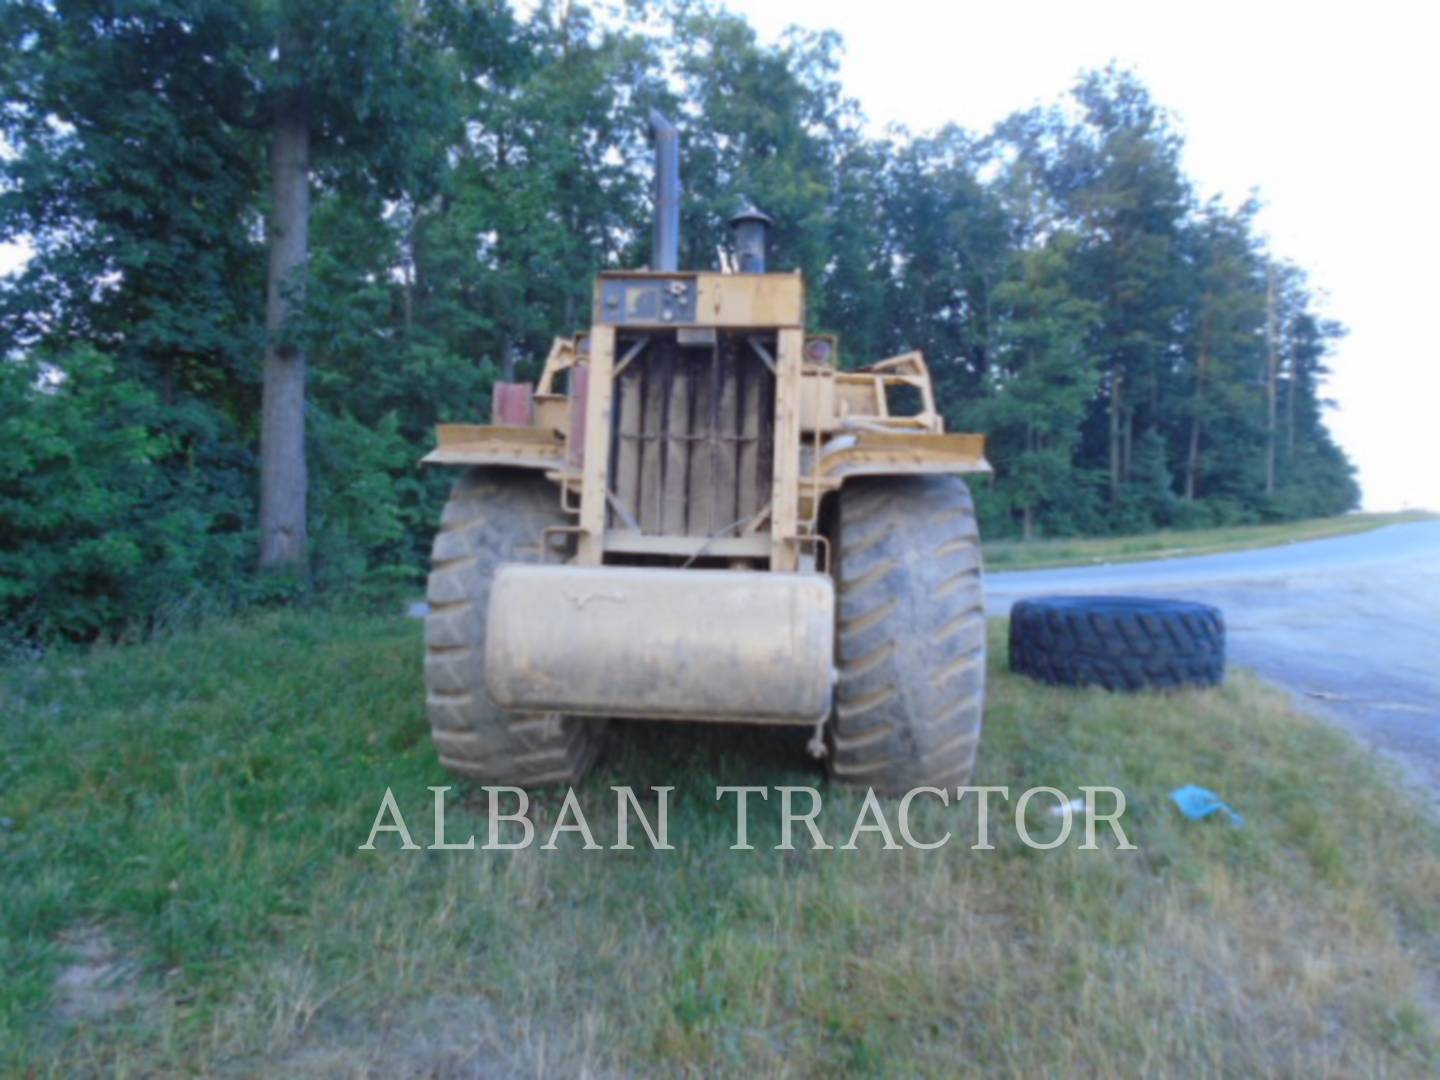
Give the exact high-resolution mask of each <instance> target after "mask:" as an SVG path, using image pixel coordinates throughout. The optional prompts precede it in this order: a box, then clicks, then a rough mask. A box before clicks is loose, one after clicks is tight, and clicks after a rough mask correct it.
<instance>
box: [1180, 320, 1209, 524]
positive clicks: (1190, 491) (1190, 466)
mask: <svg viewBox="0 0 1440 1080" xmlns="http://www.w3.org/2000/svg"><path fill="white" fill-rule="evenodd" d="M1209 337H1210V322H1209V319H1208V317H1207V318H1204V319H1202V320H1201V323H1200V350H1199V352H1197V353H1196V354H1195V400H1194V401H1193V402H1191V405H1190V445H1189V447H1188V449H1187V451H1186V454H1185V501H1186V502H1194V501H1195V474H1196V473H1197V472H1199V471H1200V406H1201V404H1202V402H1203V401H1204V400H1205V369H1206V368H1207V367H1208V366H1209V356H1208V355H1207V353H1208V349H1209V344H1208V342H1209Z"/></svg>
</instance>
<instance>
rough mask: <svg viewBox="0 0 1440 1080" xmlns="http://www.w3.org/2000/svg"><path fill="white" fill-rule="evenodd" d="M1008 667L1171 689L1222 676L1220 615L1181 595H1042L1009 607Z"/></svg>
mask: <svg viewBox="0 0 1440 1080" xmlns="http://www.w3.org/2000/svg"><path fill="white" fill-rule="evenodd" d="M1010 670H1011V671H1016V672H1019V673H1020V674H1022V675H1028V676H1029V677H1030V678H1032V679H1038V680H1039V681H1041V682H1045V683H1050V684H1052V685H1055V686H1103V687H1104V688H1105V689H1107V690H1148V689H1158V690H1178V689H1180V688H1182V687H1187V686H1218V685H1220V683H1221V681H1222V680H1223V679H1224V678H1225V619H1224V617H1223V616H1222V615H1221V614H1220V611H1219V609H1218V608H1214V607H1211V606H1210V605H1209V604H1197V603H1192V602H1191V601H1188V600H1155V599H1150V598H1147V597H1138V596H1045V597H1037V598H1035V599H1031V600H1020V601H1017V602H1016V604H1015V606H1014V607H1013V608H1011V609H1010Z"/></svg>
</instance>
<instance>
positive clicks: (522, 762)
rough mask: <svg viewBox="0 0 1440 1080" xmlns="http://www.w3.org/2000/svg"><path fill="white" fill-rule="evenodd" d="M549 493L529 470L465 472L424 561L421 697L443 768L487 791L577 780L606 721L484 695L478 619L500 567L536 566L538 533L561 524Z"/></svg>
mask: <svg viewBox="0 0 1440 1080" xmlns="http://www.w3.org/2000/svg"><path fill="white" fill-rule="evenodd" d="M566 520H567V519H566V517H565V515H564V513H563V512H562V511H561V509H560V503H559V495H558V494H557V492H556V490H555V486H554V485H553V484H551V483H550V482H549V481H547V480H545V479H544V478H543V477H540V476H538V475H536V474H534V473H531V472H522V471H518V470H509V469H480V468H475V469H467V470H466V471H465V472H464V473H463V474H462V475H461V477H460V479H459V480H458V481H456V483H455V488H454V490H453V491H452V492H451V493H450V501H449V502H447V503H446V504H445V512H444V514H443V516H442V517H441V519H440V531H439V533H438V534H437V535H436V537H435V544H434V547H433V548H432V549H431V555H430V584H429V589H428V599H429V601H430V613H429V614H428V615H427V616H426V618H425V691H426V698H425V700H426V710H427V712H428V713H429V717H430V734H431V736H432V738H433V739H434V743H435V749H436V752H437V753H438V754H439V756H440V763H441V764H442V765H444V766H445V768H447V769H449V770H450V771H451V772H453V773H458V774H459V775H461V776H468V777H473V778H475V779H477V780H481V781H484V782H486V783H493V784H507V785H514V786H517V787H540V786H542V785H545V784H569V783H574V782H576V781H578V780H579V779H580V778H581V777H582V776H584V775H585V773H586V771H587V770H588V769H589V768H590V766H591V765H592V764H593V763H594V761H595V758H596V757H597V756H598V754H599V752H600V748H601V744H602V742H603V739H604V736H605V726H606V721H604V720H595V719H589V718H584V719H582V718H578V717H567V716H561V715H559V714H548V715H546V714H527V713H509V712H505V711H504V710H502V709H500V708H498V707H497V706H496V705H495V704H494V703H493V702H492V701H491V700H490V696H489V694H487V693H486V691H485V620H486V616H487V614H488V611H489V606H490V584H491V580H492V578H493V577H494V574H495V568H496V567H497V566H499V565H500V563H502V562H539V561H540V558H541V543H542V534H543V532H544V530H545V528H546V527H547V526H549V525H563V524H566Z"/></svg>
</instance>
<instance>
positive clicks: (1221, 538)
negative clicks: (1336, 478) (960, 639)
mask: <svg viewBox="0 0 1440 1080" xmlns="http://www.w3.org/2000/svg"><path fill="white" fill-rule="evenodd" d="M1434 518H1435V515H1434V514H1429V513H1425V512H1424V511H1421V510H1414V511H1406V512H1403V513H1394V514H1345V515H1344V516H1342V517H1328V518H1311V519H1310V520H1308V521H1290V522H1286V523H1284V524H1282V525H1237V526H1234V527H1232V528H1228V529H1195V530H1191V531H1186V532H1180V531H1169V530H1162V531H1161V532H1154V533H1144V534H1142V535H1140V536H1101V537H1093V538H1084V539H1075V540H1031V541H1028V542H1026V541H1022V540H996V541H993V542H987V543H986V544H985V565H986V567H987V568H989V569H991V570H1038V569H1040V568H1041V567H1047V566H1084V565H1087V564H1091V563H1110V562H1133V561H1135V560H1137V559H1166V558H1177V557H1183V556H1187V555H1213V554H1215V553H1216V552H1220V551H1245V550H1247V549H1250V548H1262V547H1278V546H1280V545H1282V544H1293V543H1297V542H1298V541H1301V540H1321V539H1324V538H1325V537H1328V536H1345V535H1348V534H1350V533H1358V532H1368V531H1369V530H1370V529H1378V528H1380V527H1381V526H1383V525H1399V524H1402V523H1404V522H1409V521H1432V520H1434Z"/></svg>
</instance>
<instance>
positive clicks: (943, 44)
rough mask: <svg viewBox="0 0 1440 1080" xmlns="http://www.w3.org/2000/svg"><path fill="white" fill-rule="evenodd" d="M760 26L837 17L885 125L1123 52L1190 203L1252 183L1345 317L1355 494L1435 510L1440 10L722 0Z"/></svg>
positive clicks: (997, 95) (1053, 81)
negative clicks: (1163, 118) (1179, 147)
mask: <svg viewBox="0 0 1440 1080" xmlns="http://www.w3.org/2000/svg"><path fill="white" fill-rule="evenodd" d="M727 6H728V7H729V8H730V9H731V10H733V11H736V12H738V13H740V14H743V15H745V16H746V17H747V18H749V20H750V22H751V23H752V24H753V25H754V26H755V27H756V29H757V30H758V31H759V32H760V34H761V37H762V38H763V39H765V40H774V39H775V38H776V37H778V35H779V34H780V32H781V31H783V29H784V28H785V27H786V26H788V25H790V24H792V23H793V24H797V25H800V26H804V27H806V28H809V29H825V28H828V29H834V30H838V31H839V32H840V33H841V35H842V36H843V37H844V39H845V43H846V53H845V58H844V62H843V65H842V67H841V81H842V83H843V84H844V86H845V89H846V91H847V92H848V93H849V94H850V95H852V96H853V97H855V98H856V99H858V101H859V102H860V104H861V107H862V108H863V109H864V111H865V113H866V115H867V116H868V117H869V119H870V121H871V123H872V124H873V125H874V126H875V127H876V129H877V132H878V130H880V129H881V128H883V126H884V125H885V124H888V123H901V124H904V125H905V126H906V127H907V128H909V129H910V130H912V131H915V132H924V131H927V130H931V129H933V128H936V127H939V126H941V125H942V124H944V123H946V122H949V121H953V122H955V123H958V124H960V125H962V126H964V127H967V128H970V129H972V130H976V131H985V130H988V129H989V127H990V126H991V125H992V124H994V123H995V122H996V121H997V120H1000V119H1002V118H1003V117H1005V116H1007V115H1009V114H1010V113H1011V112H1014V111H1016V110H1018V109H1024V108H1027V107H1029V106H1031V105H1035V104H1048V103H1051V102H1054V101H1056V100H1057V99H1058V98H1060V97H1061V96H1062V95H1064V94H1065V93H1066V91H1067V90H1068V89H1069V87H1070V86H1071V85H1072V84H1073V83H1074V81H1075V76H1076V75H1077V74H1078V73H1079V72H1080V71H1081V70H1082V69H1087V68H1098V67H1103V66H1104V65H1105V64H1107V63H1109V62H1110V61H1111V60H1115V61H1117V62H1118V63H1120V64H1121V65H1122V66H1123V67H1128V68H1130V69H1131V70H1133V71H1135V72H1136V73H1137V74H1138V75H1139V76H1140V78H1141V80H1142V81H1143V82H1144V83H1145V85H1146V86H1147V87H1148V88H1149V89H1150V92H1151V94H1152V96H1153V97H1154V98H1155V100H1156V101H1157V102H1158V103H1159V104H1161V105H1162V106H1164V107H1165V108H1167V109H1168V110H1169V111H1170V113H1171V114H1172V116H1173V117H1174V119H1175V122H1176V124H1177V126H1178V128H1179V130H1180V131H1181V133H1182V134H1183V135H1184V137H1185V140H1186V149H1185V159H1184V160H1185V170H1186V172H1187V173H1188V174H1189V175H1190V177H1191V178H1192V179H1193V181H1194V182H1195V184H1196V186H1197V188H1198V190H1199V193H1200V194H1201V196H1202V197H1208V196H1210V195H1216V194H1218V195H1221V196H1223V197H1224V198H1225V199H1226V201H1227V202H1228V203H1230V204H1231V205H1238V203H1240V202H1241V201H1243V200H1244V198H1245V197H1246V195H1247V194H1248V193H1249V191H1250V189H1251V188H1258V189H1259V193H1260V197H1261V199H1262V200H1263V201H1264V203H1265V209H1264V210H1263V211H1262V212H1261V214H1260V217H1259V219H1258V226H1259V229H1260V231H1261V233H1262V234H1264V235H1265V236H1266V237H1267V238H1268V241H1269V244H1270V249H1271V251H1272V252H1274V253H1275V254H1276V255H1279V256H1281V257H1282V258H1287V259H1290V260H1291V261H1293V262H1296V263H1298V264H1299V265H1300V266H1302V267H1303V268H1305V269H1306V270H1307V271H1308V272H1309V274H1310V279H1311V282H1312V283H1313V284H1314V285H1315V286H1316V287H1317V288H1318V289H1320V290H1322V291H1323V294H1324V295H1323V299H1322V304H1321V308H1320V310H1321V312H1322V314H1324V315H1326V316H1328V317H1331V318H1336V319H1339V320H1340V321H1341V322H1343V323H1344V324H1345V325H1346V326H1348V327H1349V329H1350V334H1349V336H1348V337H1347V338H1346V339H1345V340H1344V341H1342V342H1341V343H1340V344H1339V346H1338V348H1337V349H1336V351H1335V354H1334V356H1333V357H1332V360H1331V367H1332V369H1333V375H1332V376H1331V379H1330V382H1329V386H1328V391H1329V396H1330V397H1332V398H1333V399H1335V401H1336V402H1337V405H1338V408H1337V409H1335V410H1334V411H1332V412H1330V413H1329V415H1328V423H1329V425H1330V428H1331V430H1332V431H1333V432H1334V433H1335V435H1336V437H1337V438H1338V440H1339V442H1340V444H1341V446H1343V447H1344V448H1345V450H1346V451H1347V452H1348V453H1349V455H1350V457H1351V460H1353V461H1354V462H1355V463H1356V465H1357V466H1358V467H1359V470H1360V483H1361V488H1362V491H1363V498H1364V507H1365V509H1367V510H1393V509H1401V508H1406V507H1428V508H1430V509H1434V510H1440V328H1437V325H1436V323H1437V318H1436V315H1437V309H1440V295H1437V292H1440V288H1437V287H1440V272H1437V267H1440V225H1437V217H1436V207H1435V206H1434V205H1432V204H1433V203H1434V202H1435V201H1436V194H1437V180H1440V151H1437V144H1440V139H1437V133H1440V74H1437V72H1440V63H1437V60H1436V55H1435V48H1436V42H1437V41H1440V33H1437V31H1440V6H1432V5H1428V4H1426V3H1423V2H1412V3H1409V4H1399V3H1389V2H1373V0H1372V2H1365V3H1354V2H1352V3H1347V4H1331V3H1327V2H1325V0H1314V2H1310V3H1303V4H1289V3H1276V2H1273V0H1250V2H1248V3H1232V2H1229V0H1207V2H1206V3H1203V4H1202V3H1195V2H1191V3H1184V4H1181V3H1173V2H1166V0H1149V2H1147V3H1132V2H1121V0H1083V2H1082V0H1070V2H1066V3H1056V2H1049V0H1008V2H1003V0H1002V2H989V3H973V2H972V3H964V2H958V0H956V2H940V0H935V2H929V3H926V2H921V0H888V2H886V3H883V4H877V3H875V2H874V0H866V2H849V0H728V2H727Z"/></svg>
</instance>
